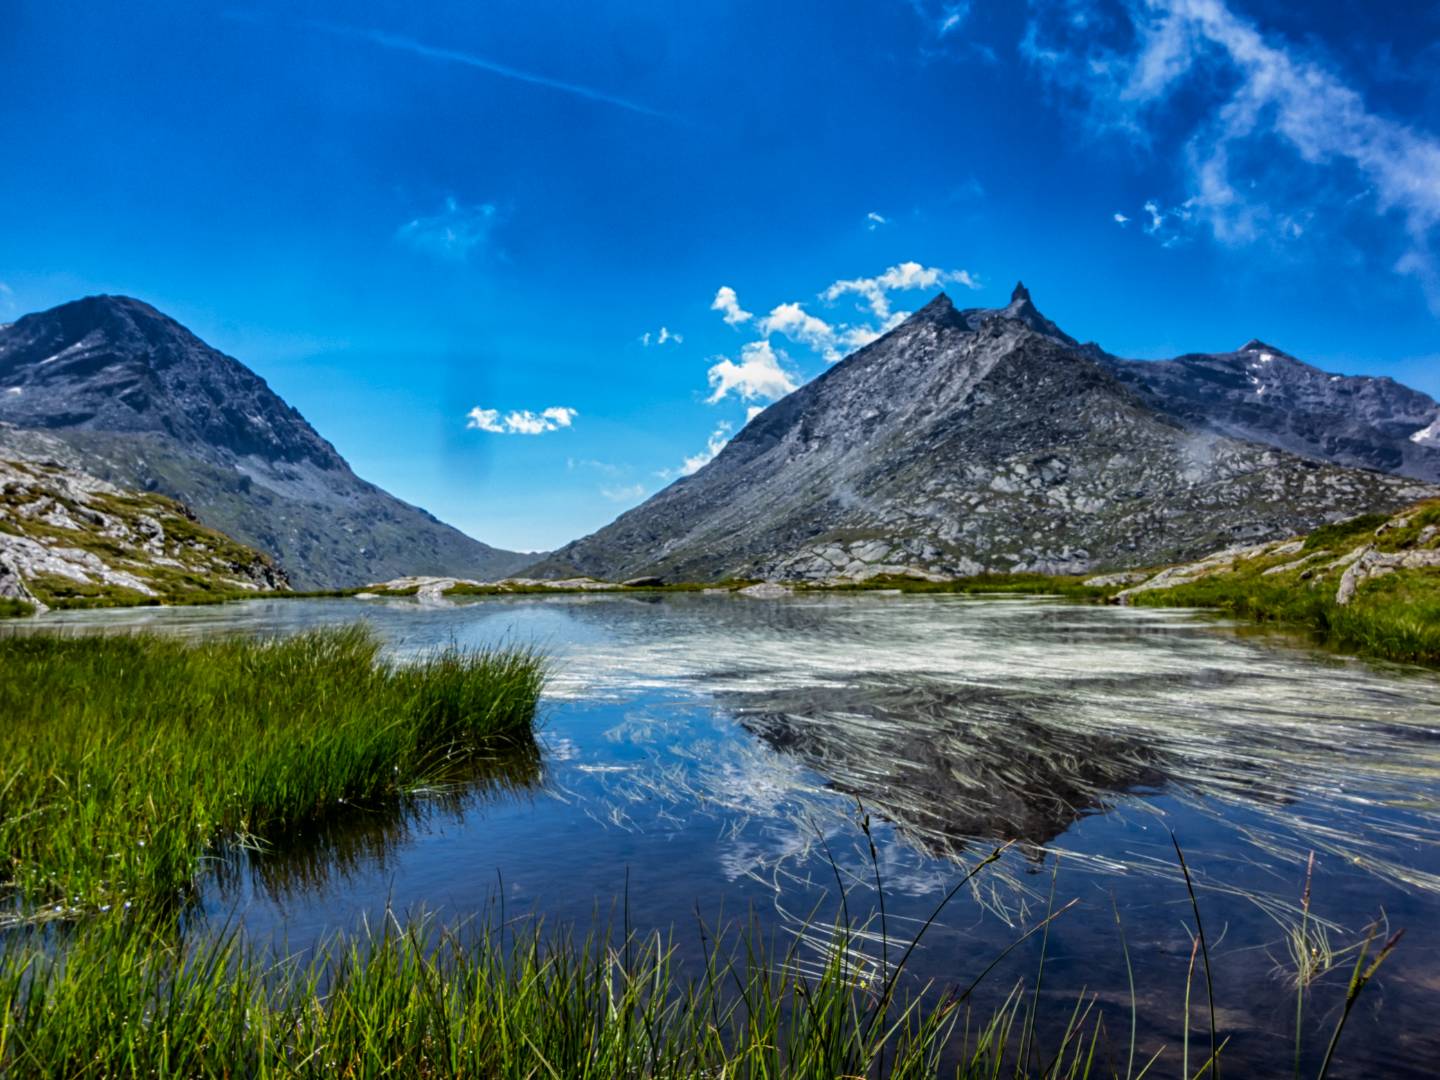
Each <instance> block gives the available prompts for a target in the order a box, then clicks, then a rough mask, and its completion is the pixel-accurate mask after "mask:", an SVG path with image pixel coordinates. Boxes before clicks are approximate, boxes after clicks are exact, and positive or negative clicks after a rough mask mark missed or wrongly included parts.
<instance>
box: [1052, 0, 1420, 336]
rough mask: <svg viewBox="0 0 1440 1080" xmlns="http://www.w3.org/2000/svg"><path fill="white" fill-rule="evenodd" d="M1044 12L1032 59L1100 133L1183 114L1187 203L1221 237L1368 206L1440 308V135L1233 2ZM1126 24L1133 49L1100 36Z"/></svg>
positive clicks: (1145, 134)
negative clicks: (1370, 99) (1400, 115)
mask: <svg viewBox="0 0 1440 1080" xmlns="http://www.w3.org/2000/svg"><path fill="white" fill-rule="evenodd" d="M1031 7H1032V13H1033V17H1032V21H1031V24H1030V27H1029V29H1028V31H1027V34H1026V38H1025V43H1024V46H1023V48H1024V51H1025V53H1026V55H1027V56H1028V57H1029V59H1030V60H1031V62H1032V63H1034V64H1035V65H1036V67H1037V68H1038V69H1039V70H1040V71H1041V72H1042V73H1043V74H1044V75H1045V76H1046V77H1047V78H1048V79H1050V81H1051V82H1052V83H1053V84H1054V85H1056V86H1057V87H1059V88H1061V89H1062V90H1063V91H1065V92H1067V93H1069V94H1070V95H1072V97H1073V98H1074V99H1075V100H1078V101H1080V102H1082V103H1083V104H1084V105H1085V107H1086V110H1087V113H1088V116H1089V119H1090V120H1091V122H1092V124H1094V125H1095V126H1096V127H1097V129H1100V130H1119V131H1124V132H1127V133H1128V134H1129V135H1131V136H1132V137H1133V138H1135V139H1137V140H1138V141H1140V142H1141V143H1142V144H1146V145H1148V144H1150V143H1151V142H1153V141H1154V140H1155V139H1157V138H1158V137H1160V133H1167V134H1168V133H1169V132H1170V131H1172V130H1174V128H1175V127H1176V126H1177V125H1176V124H1175V123H1174V122H1175V121H1176V120H1178V122H1179V123H1178V127H1179V130H1180V131H1181V132H1182V135H1181V138H1182V141H1183V147H1182V151H1181V154H1180V158H1181V160H1182V161H1183V162H1184V169H1185V183H1186V187H1187V192H1186V198H1185V199H1184V200H1183V201H1181V202H1180V206H1181V207H1183V208H1184V209H1185V210H1186V211H1187V212H1189V213H1191V214H1193V215H1194V216H1195V219H1196V220H1197V221H1198V222H1201V223H1203V224H1204V225H1205V227H1206V228H1207V229H1208V231H1209V232H1210V234H1211V235H1212V236H1213V237H1214V239H1215V240H1217V241H1218V242H1220V243H1222V244H1226V245H1233V246H1240V245H1247V244H1251V243H1254V242H1255V241H1257V240H1261V239H1269V240H1272V241H1277V242H1284V241H1289V240H1294V239H1297V238H1298V237H1300V236H1301V235H1303V234H1304V233H1305V232H1306V225H1307V223H1308V222H1310V221H1312V220H1315V219H1316V214H1317V212H1319V211H1321V210H1322V206H1323V209H1324V210H1325V211H1326V212H1327V213H1329V214H1331V215H1332V216H1335V215H1339V214H1341V213H1345V212H1348V211H1349V209H1350V207H1351V206H1352V205H1353V204H1355V203H1356V202H1357V201H1360V200H1363V201H1365V202H1368V203H1369V204H1370V205H1371V206H1372V207H1373V210H1374V212H1375V213H1376V214H1377V215H1378V216H1379V217H1380V218H1383V219H1387V220H1394V221H1397V222H1398V223H1399V225H1400V227H1401V230H1402V235H1401V236H1400V237H1399V238H1398V239H1399V243H1400V245H1402V246H1403V251H1402V253H1401V254H1400V255H1399V256H1398V258H1396V261H1395V263H1394V267H1395V269H1396V270H1397V271H1399V272H1401V273H1405V274H1410V275H1413V276H1414V277H1415V278H1416V279H1417V280H1418V281H1419V282H1420V283H1421V285H1422V287H1423V288H1424V290H1425V292H1426V295H1427V299H1428V300H1429V302H1430V306H1431V308H1432V309H1433V310H1434V311H1435V312H1436V313H1437V314H1440V258H1437V253H1436V245H1437V232H1440V136H1437V134H1436V133H1435V132H1432V131H1426V130H1423V129H1421V128H1419V127H1416V126H1414V125H1411V124H1406V123H1403V122H1401V121H1399V120H1395V119H1392V118H1391V117H1388V116H1384V115H1381V114H1380V113H1377V112H1376V111H1374V110H1373V109H1372V108H1371V107H1370V105H1369V104H1368V103H1367V102H1366V100H1365V98H1364V96H1363V95H1362V94H1361V93H1360V92H1359V91H1358V90H1356V89H1355V88H1354V87H1353V86H1351V85H1350V84H1349V83H1348V82H1347V81H1346V80H1345V79H1344V78H1343V77H1342V76H1341V75H1340V74H1338V73H1337V72H1336V71H1335V70H1333V69H1332V67H1331V66H1330V64H1329V63H1328V61H1327V59H1326V58H1325V57H1323V56H1315V55H1310V54H1307V52H1306V51H1305V50H1304V49H1302V48H1301V47H1299V46H1296V45H1295V44H1294V43H1292V42H1287V41H1285V40H1283V39H1281V38H1278V37H1276V36H1274V35H1266V34H1264V33H1262V32H1261V31H1260V29H1259V28H1258V27H1257V26H1256V25H1255V24H1254V23H1253V22H1252V21H1251V20H1249V19H1247V18H1244V17H1242V16H1240V15H1237V14H1236V13H1235V12H1234V11H1233V10H1231V8H1230V7H1229V5H1228V4H1227V3H1226V2H1225V0H1127V2H1126V3H1123V4H1118V5H1117V4H1101V3H1099V2H1098V0H1034V2H1033V3H1032V5H1031ZM1116 26H1119V27H1122V28H1124V29H1126V30H1128V31H1129V32H1128V34H1124V35H1121V36H1122V37H1124V38H1125V39H1126V40H1127V41H1129V42H1133V46H1132V47H1129V48H1126V49H1121V50H1117V49H1115V48H1112V47H1110V46H1109V45H1106V44H1104V42H1106V41H1111V40H1116V39H1117V36H1116V35H1115V34H1110V33H1103V32H1100V31H1103V30H1106V29H1113V28H1114V27H1116ZM1216 88H1221V89H1219V90H1218V91H1217V89H1216ZM1172 105H1173V108H1172V107H1171V106H1172ZM1197 105H1198V106H1199V108H1198V110H1197ZM1317 179H1319V180H1321V182H1320V183H1317V182H1316V180H1317ZM1327 192H1338V193H1340V194H1339V195H1338V196H1332V195H1329V194H1327ZM1327 200H1328V204H1327ZM1157 211H1158V204H1157ZM1162 213H1163V212H1162ZM1152 226H1154V221H1153V219H1152ZM1146 231H1147V232H1151V231H1152V230H1151V228H1148V227H1147V229H1146ZM1158 231H1159V229H1158V227H1156V229H1155V232H1158Z"/></svg>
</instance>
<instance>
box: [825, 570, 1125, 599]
mask: <svg viewBox="0 0 1440 1080" xmlns="http://www.w3.org/2000/svg"><path fill="white" fill-rule="evenodd" d="M1088 576H1089V575H1084V574H976V575H974V576H973V577H963V578H954V579H952V580H950V581H926V580H925V579H923V578H916V577H899V576H896V577H891V576H880V577H873V578H869V579H867V580H865V581H859V582H854V583H847V584H842V585H811V586H806V588H807V590H814V591H817V592H874V591H876V590H880V589H887V590H889V589H898V590H900V591H901V592H904V593H971V594H1003V595H1010V596H1065V597H1069V598H1070V599H1072V600H1104V599H1106V598H1107V597H1110V596H1113V595H1114V594H1115V593H1116V592H1118V591H1119V590H1118V588H1116V587H1111V586H1101V585H1087V584H1085V581H1086V578H1087V577H1088Z"/></svg>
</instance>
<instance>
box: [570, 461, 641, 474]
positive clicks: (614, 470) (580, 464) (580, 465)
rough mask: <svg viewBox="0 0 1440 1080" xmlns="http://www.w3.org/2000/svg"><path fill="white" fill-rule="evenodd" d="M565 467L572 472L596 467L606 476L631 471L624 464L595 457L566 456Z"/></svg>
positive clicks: (597, 470)
mask: <svg viewBox="0 0 1440 1080" xmlns="http://www.w3.org/2000/svg"><path fill="white" fill-rule="evenodd" d="M565 467H566V468H567V469H569V470H571V471H572V472H573V471H574V470H576V469H594V470H595V471H596V472H598V473H601V474H603V475H605V476H623V475H624V474H625V473H627V472H629V469H627V468H626V467H625V466H624V465H616V464H614V463H613V462H609V461H597V460H596V459H595V458H573V457H572V458H566V459H565Z"/></svg>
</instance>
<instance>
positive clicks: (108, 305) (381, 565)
mask: <svg viewBox="0 0 1440 1080" xmlns="http://www.w3.org/2000/svg"><path fill="white" fill-rule="evenodd" d="M0 422H8V423H10V424H13V425H15V426H16V427H18V428H22V429H41V430H44V431H46V432H49V433H50V434H51V435H53V436H55V437H57V438H59V439H60V440H62V441H63V442H64V443H65V444H66V445H67V446H68V447H69V448H70V450H71V451H72V452H73V453H74V454H75V456H76V462H75V464H76V465H77V466H79V467H81V468H83V469H85V470H86V471H88V472H90V473H93V474H95V475H96V476H98V477H100V478H102V479H104V480H107V481H109V482H112V483H114V484H116V485H118V486H119V487H122V488H133V489H138V490H141V491H156V492H160V493H162V494H165V495H168V496H171V497H173V498H176V499H179V500H180V501H181V502H183V503H185V504H187V505H188V506H190V507H192V508H194V510H195V512H196V513H197V514H198V515H199V517H200V520H202V521H203V522H205V523H206V524H207V525H209V526H211V527H213V528H216V529H219V530H220V531H222V532H224V533H226V534H228V535H229V536H232V537H234V538H235V539H237V540H239V541H242V542H243V543H245V544H248V545H250V546H252V547H255V548H258V549H259V550H261V551H264V552H266V553H268V554H269V555H271V556H273V557H274V558H275V559H277V560H278V561H279V563H280V564H281V565H282V566H283V567H285V569H286V570H287V571H288V573H289V575H290V578H291V580H292V581H293V582H294V584H295V586H296V587H297V588H302V589H316V588H334V587H343V586H351V585H362V584H365V583H366V582H370V581H381V580H384V579H386V578H392V577H397V576H400V575H402V574H453V575H459V576H466V577H479V578H492V577H503V576H505V575H507V574H509V573H511V572H512V571H514V570H517V569H519V568H520V567H522V566H524V565H525V564H527V563H530V562H533V561H534V559H535V556H534V555H523V554H517V553H515V552H509V551H501V550H499V549H496V548H492V547H489V546H488V545H486V544H482V543H480V542H479V541H477V540H473V539H471V538H470V537H468V536H466V535H465V534H464V533H461V532H460V531H459V530H457V529H454V528H451V527H450V526H448V525H446V524H444V523H443V522H440V521H438V520H436V519H435V518H434V517H432V516H431V515H430V514H428V513H426V512H425V511H424V510H421V509H419V508H417V507H414V506H411V505H409V504H408V503H404V502H401V501H400V500H399V499H397V498H395V497H394V496H393V495H390V494H388V493H387V492H385V491H382V490H381V489H380V488H378V487H376V486H375V485H374V484H371V483H367V482H366V481H364V480H362V479H360V478H359V477H357V476H356V475H355V474H354V472H352V471H351V469H350V466H349V465H348V464H346V462H345V460H344V458H342V457H341V456H340V455H339V454H338V453H336V451H335V448H334V447H333V446H331V445H330V444H329V443H328V442H326V441H325V440H324V439H323V438H321V437H320V435H319V434H318V433H317V432H316V431H315V429H314V428H312V427H311V426H310V425H309V424H308V423H306V422H305V418H304V417H302V416H301V415H300V414H299V413H298V412H296V411H295V409H293V408H291V407H290V406H289V405H287V404H286V403H285V402H284V401H282V400H281V399H280V397H279V396H278V395H277V394H276V393H275V392H274V391H273V390H271V389H270V387H269V386H267V385H266V383H265V380H264V379H262V378H260V377H259V376H258V375H256V374H255V373H254V372H253V371H251V370H250V369H249V368H247V367H246V366H245V365H244V364H242V363H240V362H239V361H238V360H235V359H233V358H231V357H229V356H226V355H225V354H223V353H221V352H219V351H217V350H215V349H212V348H211V347H210V346H208V345H206V344H205V343H204V342H203V341H201V340H200V339H199V338H197V337H196V336H195V335H194V334H192V333H190V331H188V330H186V329H185V328H184V327H183V326H181V325H180V324H179V323H177V322H176V321H175V320H173V319H171V318H168V317H167V316H165V315H162V314H161V313H160V312H158V311H156V310H155V309H154V308H153V307H151V306H150V305H148V304H145V303H142V302H141V301H139V300H132V299H129V298H127V297H121V296H91V297H87V298H85V299H83V300H77V301H75V302H73V303H69V304H62V305H61V306H60V307H57V308H53V309H51V310H49V311H44V312H40V313H38V314H34V315H26V316H25V317H23V318H21V319H20V320H19V321H17V322H15V323H12V324H10V325H9V326H4V327H0ZM12 437H13V434H12ZM4 450H5V434H4V429H3V428H0V455H3V454H4Z"/></svg>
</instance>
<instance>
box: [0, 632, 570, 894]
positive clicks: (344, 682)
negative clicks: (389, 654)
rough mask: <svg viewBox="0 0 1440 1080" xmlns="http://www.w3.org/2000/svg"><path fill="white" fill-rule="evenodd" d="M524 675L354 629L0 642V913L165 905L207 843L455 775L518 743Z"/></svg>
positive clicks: (534, 693) (525, 708) (525, 665)
mask: <svg viewBox="0 0 1440 1080" xmlns="http://www.w3.org/2000/svg"><path fill="white" fill-rule="evenodd" d="M544 679H545V665H544V662H543V660H542V659H541V658H540V657H538V656H537V655H535V654H534V653H532V652H530V651H528V650H525V649H500V650H486V651H480V652H466V651H462V650H459V649H455V648H450V649H442V650H439V651H436V652H433V653H430V654H428V655H425V656H422V657H420V658H419V659H418V660H416V661H415V662H414V663H407V664H396V663H392V662H387V661H384V660H382V659H381V658H380V646H379V642H378V641H377V639H376V638H375V637H374V636H373V635H372V634H371V633H370V632H369V631H367V630H365V629H363V628H359V627H350V628H343V629H338V630H326V631H316V632H311V633H305V634H299V635H295V636H293V637H287V638H278V639H273V640H259V639H246V638H228V639H222V640H209V641H204V642H199V643H194V642H186V641H182V640H179V639H175V638H165V637H159V636H151V635H136V636H104V637H63V636H57V635H18V636H14V637H8V638H3V639H0V716H4V717H5V723H4V724H3V725H0V852H3V854H4V861H3V863H0V899H3V900H5V901H7V902H8V910H3V911H0V917H3V918H6V919H9V920H15V919H27V920H28V919H36V918H71V917H75V916H78V915H82V914H85V913H87V912H100V911H104V910H105V909H107V908H111V907H115V906H121V907H124V906H127V905H130V904H143V905H149V904H151V903H152V902H155V901H158V900H173V899H177V898H181V897H183V896H184V895H185V894H186V893H187V892H188V890H190V888H191V887H192V884H193V882H194V880H195V878H196V875H197V874H198V873H199V871H200V869H201V864H202V862H203V861H204V860H205V859H206V858H207V857H209V856H211V855H213V854H214V853H215V852H216V851H217V849H218V848H220V847H222V846H225V845H242V846H252V847H253V846H263V845H264V844H265V843H266V842H267V841H268V840H270V839H271V838H273V837H275V836H277V835H280V834H282V833H284V832H285V831H287V830H290V829H293V828H295V827H297V826H300V825H304V824H308V823H313V822H316V821H319V820H322V819H324V818H325V817H327V816H328V815H331V814H334V813H336V812H338V811H342V810H344V809H345V808H346V807H347V806H349V805H352V804H356V803H362V804H363V803H373V802H379V801H385V800H394V799H399V798H404V797H405V796H406V795H408V794H410V793H413V792H415V791H417V790H418V789H424V788H433V787H435V786H437V785H443V784H446V783H449V782H452V781H454V780H458V779H459V778H460V777H461V775H462V774H463V772H464V768H465V765H466V763H467V762H469V761H471V760H472V759H473V758H474V756H475V754H476V753H477V752H478V751H480V750H481V749H483V748H484V747H486V746H487V745H489V744H493V743H494V742H495V741H496V740H506V739H508V740H526V739H529V738H531V736H532V730H531V729H532V724H533V720H534V716H535V709H536V703H537V701H538V698H539V694H540V691H541V688H542V685H543V682H544Z"/></svg>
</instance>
